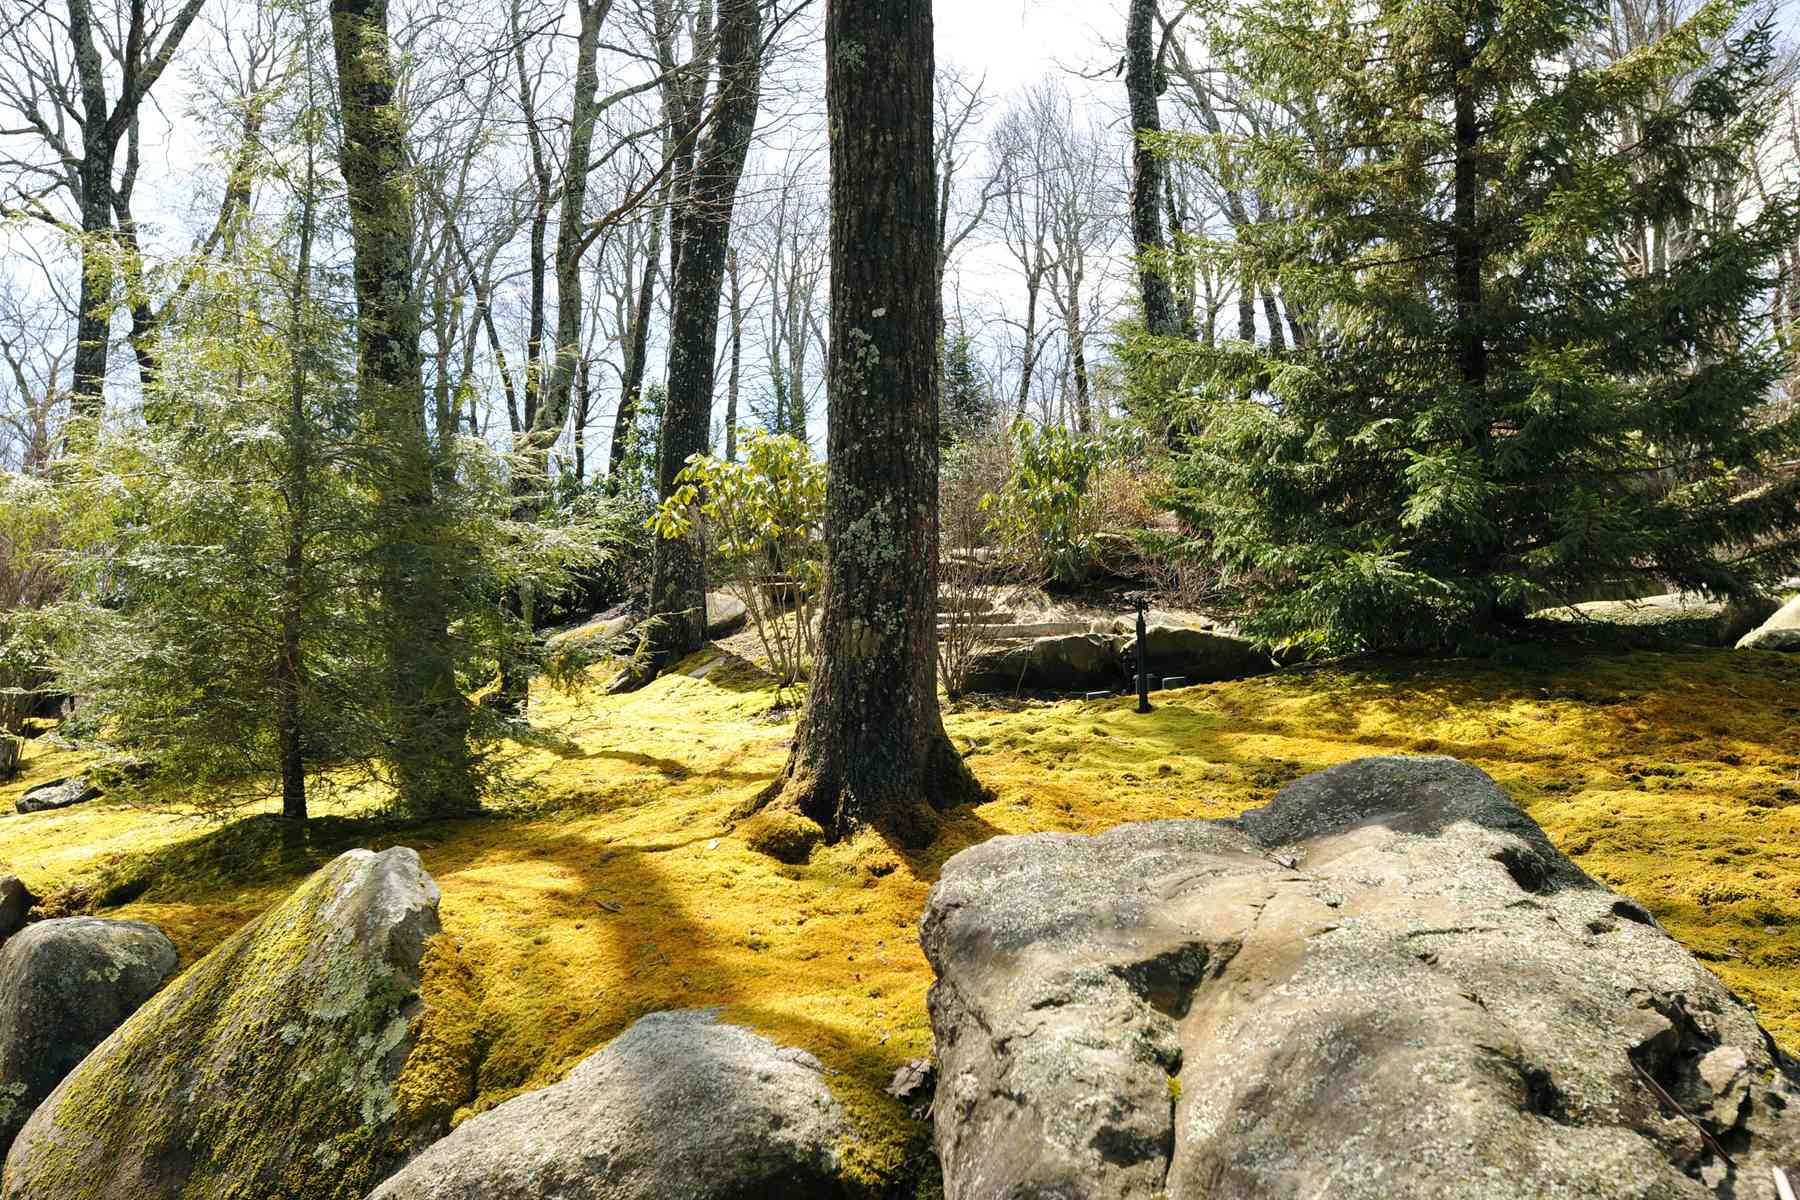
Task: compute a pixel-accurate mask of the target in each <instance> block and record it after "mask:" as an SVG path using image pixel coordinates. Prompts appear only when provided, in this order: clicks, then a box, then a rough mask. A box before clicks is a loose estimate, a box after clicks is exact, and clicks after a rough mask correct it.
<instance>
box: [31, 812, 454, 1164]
mask: <svg viewBox="0 0 1800 1200" xmlns="http://www.w3.org/2000/svg"><path fill="white" fill-rule="evenodd" d="M438 931H439V927H438V889H437V885H436V884H435V883H433V882H432V880H431V877H430V876H428V875H427V874H426V873H425V871H424V868H423V867H422V866H421V865H420V862H419V857H418V855H417V854H416V853H414V852H413V851H412V850H409V849H405V848H396V849H392V850H387V851H384V852H383V853H380V854H375V853H372V852H370V851H367V850H352V851H350V852H349V853H347V854H344V855H342V856H341V857H339V858H337V859H335V860H334V861H332V862H331V863H330V864H328V865H327V866H325V867H324V868H323V869H321V870H320V871H318V872H317V873H316V874H314V875H313V876H312V877H311V878H310V879H308V880H307V881H306V882H305V883H304V884H302V885H301V886H300V887H299V888H298V889H296V890H295V891H294V892H293V893H292V894H291V895H290V896H289V897H288V898H287V899H286V900H284V901H283V902H282V903H280V904H278V905H277V906H276V907H274V908H273V909H271V910H270V911H268V912H266V913H264V914H263V915H262V916H261V917H259V918H257V919H256V920H255V921H253V922H251V923H250V924H249V925H247V926H245V927H244V928H243V929H242V930H240V931H239V932H238V933H237V934H235V935H233V936H232V937H231V938H230V939H229V940H227V941H226V942H225V943H224V944H223V945H221V946H220V947H219V948H218V949H217V950H215V951H213V952H212V953H211V954H209V955H208V956H207V957H206V958H205V959H203V960H201V962H200V963H198V964H197V965H196V966H195V967H194V968H193V969H192V970H190V971H188V972H187V973H186V974H185V975H183V976H182V977H181V978H180V979H179V980H177V981H176V982H175V983H174V984H173V985H171V986H170V987H169V988H168V989H166V990H165V991H164V992H162V994H160V995H159V996H157V997H156V998H155V999H154V1000H152V1001H151V1002H150V1003H149V1004H147V1005H145V1006H144V1007H143V1008H142V1009H140V1010H139V1011H138V1013H137V1015H136V1016H135V1017H133V1018H132V1019H131V1020H129V1021H127V1022H126V1023H125V1024H124V1025H123V1026H121V1027H120V1028H119V1030H118V1031H117V1032H116V1033H115V1034H114V1035H113V1036H112V1037H111V1038H109V1039H108V1040H107V1041H106V1042H104V1043H103V1044H102V1045H101V1046H100V1048H99V1049H97V1050H96V1051H95V1052H94V1053H93V1054H91V1055H90V1056H88V1058H87V1059H86V1060H85V1061H83V1062H82V1064H81V1065H80V1067H78V1068H77V1069H76V1070H75V1071H74V1072H73V1073H71V1074H70V1075H69V1076H68V1078H66V1079H65V1080H64V1081H63V1082H62V1084H61V1085H60V1086H59V1087H58V1088H57V1089H56V1091H55V1092H54V1093H53V1094H52V1095H51V1096H50V1098H49V1099H48V1100H46V1101H45V1102H44V1103H43V1105H41V1106H40V1107H39V1108H38V1110H37V1112H36V1113H35V1114H34V1115H33V1116H32V1118H31V1120H30V1121H29V1122H28V1123H27V1124H26V1126H25V1129H24V1130H23V1132H21V1133H20V1135H19V1139H18V1141H17V1143H16V1144H15V1145H14V1147H13V1151H12V1154H11V1155H10V1157H9V1158H8V1159H7V1162H6V1172H5V1177H4V1184H3V1186H0V1197H4V1200H90V1198H91V1200H102V1198H108V1200H110V1198H112V1197H120V1196H131V1197H133V1198H134V1200H159V1198H162V1197H167V1198H168V1200H175V1198H177V1197H180V1198H181V1200H200V1198H205V1200H352V1198H360V1197H361V1196H363V1195H365V1194H366V1193H367V1192H368V1190H369V1189H370V1188H371V1187H372V1186H374V1184H375V1183H377V1182H378V1181H379V1180H380V1179H381V1178H382V1177H383V1176H385V1175H386V1174H388V1173H389V1172H391V1171H392V1170H393V1169H394V1168H395V1167H397V1166H398V1165H399V1164H400V1163H401V1162H403V1161H405V1160H406V1158H408V1157H410V1156H411V1155H412V1154H413V1153H416V1152H417V1150H418V1149H419V1148H420V1147H422V1146H423V1145H425V1144H427V1143H429V1142H430V1141H433V1140H435V1139H436V1138H437V1137H439V1136H441V1135H442V1133H443V1132H444V1128H445V1125H446V1115H447V1114H448V1113H449V1112H450V1111H453V1110H454V1108H455V1107H456V1105H457V1104H459V1103H461V1102H462V1101H464V1100H466V1099H467V1096H468V1094H469V1092H470V1091H471V1089H472V1079H471V1078H470V1075H469V1074H468V1073H467V1072H466V1071H463V1072H459V1071H458V1070H456V1069H454V1068H453V1067H451V1068H447V1067H446V1063H445V1062H444V1061H442V1059H443V1058H444V1055H443V1054H442V1053H438V1052H434V1053H432V1054H429V1055H428V1054H425V1053H424V1052H423V1048H427V1047H435V1048H436V1050H437V1051H443V1050H444V1049H445V1047H446V1046H450V1047H453V1046H454V1045H455V1044H456V1042H457V1039H455V1038H443V1037H438V1036H435V1035H434V1034H433V1033H432V1030H431V1026H432V1024H433V1021H434V1010H433V1008H432V1006H431V1005H430V1004H428V1003H426V1002H425V1001H424V1000H422V998H421V995H420V974H421V972H420V964H421V960H422V958H423V957H424V955H425V953H426V949H427V944H428V943H429V942H430V941H431V939H432V938H434V937H435V936H436V935H437V934H438ZM425 1059H429V1060H430V1061H428V1062H427V1061H421V1060H425ZM421 1073H423V1074H425V1075H428V1076H429V1078H430V1080H431V1081H432V1082H431V1085H430V1086H429V1087H425V1088H419V1087H415V1086H412V1085H411V1083H410V1082H409V1081H410V1080H411V1077H412V1076H413V1075H415V1074H421ZM443 1093H457V1094H454V1095H449V1094H443Z"/></svg>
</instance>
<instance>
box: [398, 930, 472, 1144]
mask: <svg viewBox="0 0 1800 1200" xmlns="http://www.w3.org/2000/svg"><path fill="white" fill-rule="evenodd" d="M475 988H476V984H475V976H474V973H473V972H471V971H470V970H469V968H468V964H466V963H464V962H463V961H462V956H461V955H460V954H459V953H458V952H457V949H456V942H455V940H454V939H453V938H450V937H447V936H444V935H442V934H440V935H439V936H437V937H435V938H432V939H431V941H430V942H428V943H426V946H425V953H424V955H423V956H422V957H421V958H420V960H419V1003H420V1006H421V1007H420V1011H419V1015H418V1016H416V1017H414V1018H413V1022H412V1029H411V1033H412V1039H413V1045H412V1050H411V1052H410V1053H408V1055H407V1057H406V1066H405V1067H404V1068H403V1069H402V1070H401V1072H400V1078H398V1079H396V1080H395V1081H394V1107H395V1108H396V1109H397V1110H398V1111H399V1125H400V1127H401V1128H402V1129H415V1128H418V1127H420V1126H433V1125H443V1124H445V1123H447V1122H450V1121H451V1119H452V1117H453V1116H454V1115H455V1114H456V1112H457V1111H458V1110H459V1109H462V1108H463V1107H464V1106H465V1105H467V1104H468V1102H469V1101H470V1100H471V1099H473V1098H474V1094H475V1072H476V1069H477V1067H478V1065H479V1063H480V1058H481V1046H480V1031H479V1029H478V1028H477V1027H476V1024H475V1014H476V1012H477V1011H478V1009H479V1007H480V1005H479V1001H478V1000H477V999H476V994H475Z"/></svg>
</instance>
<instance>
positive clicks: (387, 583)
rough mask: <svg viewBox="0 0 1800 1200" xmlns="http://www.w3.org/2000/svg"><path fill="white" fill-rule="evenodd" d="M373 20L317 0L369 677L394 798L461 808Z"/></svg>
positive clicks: (445, 624) (402, 150) (407, 297)
mask: <svg viewBox="0 0 1800 1200" xmlns="http://www.w3.org/2000/svg"><path fill="white" fill-rule="evenodd" d="M387 18H388V10H387V0H331V34H332V43H333V45H334V47H335V49H336V56H337V69H338V100H339V107H340V110H341V113H342V117H343V127H344V149H343V154H342V164H343V172H344V183H345V184H346V186H347V190H348V194H349V202H350V236H351V243H352V247H353V249H354V254H355V276H356V301H357V321H356V333H357V347H356V349H357V355H356V359H357V361H356V367H357V377H356V388H357V400H358V404H359V406H360V408H361V409H362V411H363V416H364V418H365V420H366V421H367V423H368V428H369V431H370V434H371V435H372V440H373V441H374V442H375V445H376V448H377V449H378V451H379V453H378V454H377V455H375V456H372V459H371V463H370V468H369V469H370V471H371V474H372V476H373V483H374V488H375V494H376V500H375V503H376V505H377V507H378V515H379V516H380V517H381V520H380V521H379V522H378V528H380V529H381V531H382V533H381V544H380V545H379V546H377V547H376V549H375V555H376V561H377V563H378V572H377V581H378V586H379V590H380V598H381V604H382V608H383V613H384V615H383V622H382V624H383V632H384V638H385V641H386V645H385V647H384V651H385V655H384V662H383V664H382V671H381V675H382V677H381V678H380V680H379V682H378V683H377V686H379V687H381V688H382V689H383V690H384V691H385V693H386V698H387V704H386V708H387V712H386V719H387V721H388V722H389V724H390V728H389V729H387V730H386V731H385V734H386V737H387V741H388V746H389V750H388V765H389V767H390V770H391V774H392V777H393V781H394V785H395V788H396V790H397V792H398V799H399V802H400V805H401V807H402V808H403V809H405V810H407V811H410V812H413V813H417V814H425V813H431V814H437V813H451V812H463V811H468V810H471V809H473V808H474V807H475V806H476V803H477V797H476V794H475V787H474V771H473V762H472V758H471V754H470V748H469V724H470V711H469V704H468V700H467V698H466V697H465V696H464V695H463V694H462V692H461V690H460V689H459V688H458V686H457V679H456V670H455V662H454V659H453V658H452V656H451V653H450V649H449V646H450V633H449V618H450V612H449V604H448V599H447V597H448V592H449V587H448V586H447V580H448V578H449V577H450V576H451V574H452V572H453V571H454V569H455V564H452V563H449V562H446V560H445V557H444V556H445V555H446V553H448V551H447V549H446V547H447V546H449V545H450V539H448V538H446V537H445V536H444V533H445V531H444V529H443V514H442V512H441V510H440V509H439V507H438V506H437V505H436V504H435V503H434V497H433V480H434V477H435V476H434V472H435V469H436V467H437V466H438V463H437V461H436V455H435V454H434V452H433V442H432V439H431V436H430V434H429V432H428V430H427V429H426V426H425V381H424V362H423V359H422V357H421V353H420V346H419V343H420V335H421V332H422V330H421V326H420V316H419V306H418V301H417V298H416V297H415V296H414V295H413V288H412V252H413V211H412V202H411V187H410V185H409V183H408V180H407V162H406V147H405V145H404V144H403V140H402V139H403V136H404V130H405V128H406V120H405V113H404V112H403V110H402V108H401V105H400V104H399V102H398V101H397V100H396V98H395V94H394V93H395V76H394V62H393V52H392V47H391V45H390V43H389V39H388V25H387Z"/></svg>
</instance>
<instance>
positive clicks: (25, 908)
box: [0, 875, 37, 946]
mask: <svg viewBox="0 0 1800 1200" xmlns="http://www.w3.org/2000/svg"><path fill="white" fill-rule="evenodd" d="M36 903H37V897H36V896H34V895H32V894H31V889H30V888H28V887H26V886H25V884H24V882H23V881H21V880H20V879H19V877H18V876H17V875H0V946H4V945H5V944H6V939H7V938H9V937H11V936H12V935H13V934H15V933H17V932H19V930H21V929H23V928H25V914H26V913H28V912H30V911H31V908H32V905H34V904H36Z"/></svg>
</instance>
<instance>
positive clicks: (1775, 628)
mask: <svg viewBox="0 0 1800 1200" xmlns="http://www.w3.org/2000/svg"><path fill="white" fill-rule="evenodd" d="M1737 648H1738V649H1739V650H1782V651H1787V652H1790V653H1792V652H1795V651H1800V596H1795V597H1794V598H1793V599H1792V600H1789V601H1788V602H1787V603H1786V604H1785V605H1783V606H1782V608H1781V611H1780V612H1777V613H1776V614H1775V615H1774V616H1772V617H1770V618H1769V619H1768V620H1767V621H1764V622H1763V623H1762V624H1761V625H1760V626H1758V627H1757V628H1756V629H1754V630H1752V631H1751V632H1749V633H1747V634H1745V635H1744V637H1743V639H1742V640H1741V641H1739V642H1738V644H1737Z"/></svg>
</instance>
